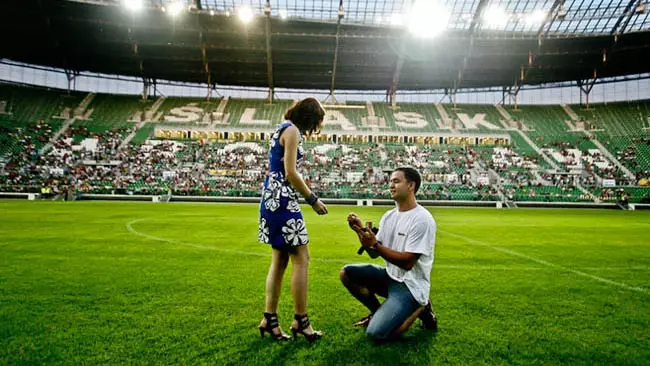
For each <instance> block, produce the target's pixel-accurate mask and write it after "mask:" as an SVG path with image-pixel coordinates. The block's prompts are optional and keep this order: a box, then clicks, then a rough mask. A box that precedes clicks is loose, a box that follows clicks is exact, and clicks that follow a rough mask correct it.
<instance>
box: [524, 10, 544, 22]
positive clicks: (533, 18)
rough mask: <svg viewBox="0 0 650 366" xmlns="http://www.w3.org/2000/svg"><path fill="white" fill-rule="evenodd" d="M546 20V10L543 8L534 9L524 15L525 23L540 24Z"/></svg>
mask: <svg viewBox="0 0 650 366" xmlns="http://www.w3.org/2000/svg"><path fill="white" fill-rule="evenodd" d="M544 20H546V12H545V11H544V10H539V9H538V10H535V11H533V12H532V13H530V14H528V16H526V23H528V24H542V23H543V22H544Z"/></svg>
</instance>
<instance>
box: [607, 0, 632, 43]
mask: <svg viewBox="0 0 650 366" xmlns="http://www.w3.org/2000/svg"><path fill="white" fill-rule="evenodd" d="M636 2H637V0H630V2H629V3H627V6H626V7H625V11H624V12H623V14H621V16H619V17H618V20H617V21H616V24H614V27H612V30H611V32H609V34H610V35H621V34H623V33H624V32H625V28H627V24H628V23H629V22H630V19H631V18H632V15H634V10H635V7H634V4H635V3H636ZM626 16H627V19H626V20H625V24H623V26H622V27H621V29H618V26H619V25H621V22H622V21H623V19H625V17H626Z"/></svg>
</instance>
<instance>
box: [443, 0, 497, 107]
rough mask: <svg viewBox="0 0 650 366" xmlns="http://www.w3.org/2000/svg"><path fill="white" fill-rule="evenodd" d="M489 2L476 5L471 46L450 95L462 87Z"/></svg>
mask: <svg viewBox="0 0 650 366" xmlns="http://www.w3.org/2000/svg"><path fill="white" fill-rule="evenodd" d="M487 4H488V0H480V1H479V3H478V6H477V7H476V11H475V12H474V16H473V17H472V23H471V24H470V25H469V31H468V32H469V46H468V47H467V53H465V55H463V62H462V63H461V65H460V67H459V68H458V74H457V75H456V80H454V85H453V89H452V92H451V94H450V95H453V96H455V95H456V91H457V90H458V88H460V85H461V84H462V82H463V76H464V73H465V69H466V68H467V63H468V62H469V59H470V58H471V57H472V51H473V49H474V37H475V35H476V33H477V32H478V31H477V30H478V28H479V27H480V24H481V17H482V16H483V11H484V10H485V7H486V6H487ZM453 104H454V108H456V98H455V97H454V102H453Z"/></svg>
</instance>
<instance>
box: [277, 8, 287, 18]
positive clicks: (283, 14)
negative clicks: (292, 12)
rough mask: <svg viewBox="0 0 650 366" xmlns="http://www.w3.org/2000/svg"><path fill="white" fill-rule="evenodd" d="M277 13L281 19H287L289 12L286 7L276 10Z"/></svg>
mask: <svg viewBox="0 0 650 366" xmlns="http://www.w3.org/2000/svg"><path fill="white" fill-rule="evenodd" d="M278 14H280V19H282V20H284V19H287V17H288V16H289V13H288V12H287V9H280V10H278Z"/></svg>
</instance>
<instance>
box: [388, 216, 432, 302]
mask: <svg viewBox="0 0 650 366" xmlns="http://www.w3.org/2000/svg"><path fill="white" fill-rule="evenodd" d="M377 240H378V241H380V242H381V244H382V245H383V246H385V247H388V248H390V249H392V250H395V251H398V252H410V253H420V254H421V255H420V258H418V260H417V262H416V263H415V265H414V266H413V267H412V268H411V269H410V270H408V271H407V270H405V269H402V268H400V267H398V266H396V265H394V264H392V263H390V262H388V261H386V272H388V275H389V276H390V277H391V278H392V279H393V280H395V281H397V282H403V283H404V284H406V287H408V289H409V291H411V295H413V297H414V298H415V300H416V301H417V302H419V303H420V304H422V305H426V304H427V302H428V301H429V291H430V289H431V268H432V267H433V253H434V248H435V245H436V221H435V220H434V219H433V216H431V213H430V212H429V211H428V210H427V209H425V208H424V207H422V206H420V205H417V206H416V207H415V208H413V209H411V210H408V211H404V212H400V211H399V210H398V209H397V207H395V208H394V209H392V210H390V211H388V212H386V213H385V214H384V216H383V217H382V218H381V222H380V223H379V232H378V233H377Z"/></svg>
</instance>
